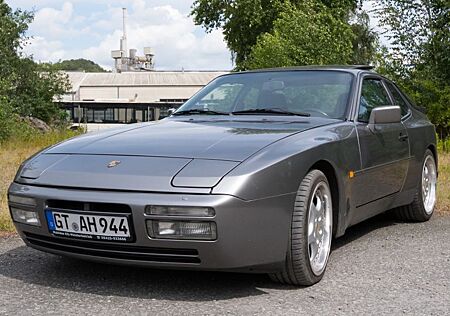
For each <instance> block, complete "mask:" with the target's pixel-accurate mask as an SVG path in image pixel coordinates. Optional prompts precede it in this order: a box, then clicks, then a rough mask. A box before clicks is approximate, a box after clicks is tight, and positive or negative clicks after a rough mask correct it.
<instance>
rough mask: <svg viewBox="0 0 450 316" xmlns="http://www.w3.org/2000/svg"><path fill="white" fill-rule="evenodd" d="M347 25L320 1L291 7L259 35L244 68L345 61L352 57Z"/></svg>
mask: <svg viewBox="0 0 450 316" xmlns="http://www.w3.org/2000/svg"><path fill="white" fill-rule="evenodd" d="M352 38H353V33H352V29H351V27H350V25H348V24H347V23H345V22H344V21H343V20H342V19H339V18H337V17H336V16H335V15H334V14H333V12H332V9H329V8H328V7H326V6H325V5H322V4H311V3H305V4H303V5H302V6H301V9H300V10H299V9H298V7H297V8H294V7H292V8H291V9H290V10H286V11H285V12H283V13H282V14H281V15H280V18H279V19H278V20H276V21H275V23H274V27H273V31H272V32H271V33H265V34H263V35H261V36H260V38H259V39H258V41H257V43H256V45H255V46H253V48H252V50H251V53H250V55H249V57H248V59H247V61H246V62H245V67H246V68H250V69H254V68H267V67H283V66H293V65H311V64H317V65H322V64H346V63H349V62H350V60H351V55H352Z"/></svg>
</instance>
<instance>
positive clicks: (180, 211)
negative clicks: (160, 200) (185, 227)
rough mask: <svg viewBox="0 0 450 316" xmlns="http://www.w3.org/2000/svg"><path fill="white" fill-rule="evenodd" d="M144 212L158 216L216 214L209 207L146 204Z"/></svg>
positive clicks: (203, 215) (202, 215) (209, 215)
mask: <svg viewBox="0 0 450 316" xmlns="http://www.w3.org/2000/svg"><path fill="white" fill-rule="evenodd" d="M145 214H147V215H159V216H192V217H213V216H214V215H216V212H215V211H214V209H213V208H211V207H196V206H157V205H148V206H146V207H145Z"/></svg>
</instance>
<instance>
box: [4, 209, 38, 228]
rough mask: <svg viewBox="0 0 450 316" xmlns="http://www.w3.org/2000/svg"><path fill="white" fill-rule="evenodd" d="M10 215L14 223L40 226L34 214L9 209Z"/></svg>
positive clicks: (36, 215)
mask: <svg viewBox="0 0 450 316" xmlns="http://www.w3.org/2000/svg"><path fill="white" fill-rule="evenodd" d="M11 214H12V218H13V219H14V221H16V222H19V223H23V224H28V225H34V226H41V222H40V221H39V217H38V214H37V213H36V212H33V211H26V210H21V209H18V208H15V207H11Z"/></svg>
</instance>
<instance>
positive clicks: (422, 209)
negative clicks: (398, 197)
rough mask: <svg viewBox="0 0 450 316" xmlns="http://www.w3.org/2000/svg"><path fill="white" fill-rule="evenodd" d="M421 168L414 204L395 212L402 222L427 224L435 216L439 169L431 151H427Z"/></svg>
mask: <svg viewBox="0 0 450 316" xmlns="http://www.w3.org/2000/svg"><path fill="white" fill-rule="evenodd" d="M427 165H428V166H427ZM421 166H422V170H421V180H420V183H419V185H418V186H417V190H416V192H415V193H414V200H413V202H412V203H411V204H409V205H405V206H401V207H398V208H397V209H395V211H394V214H395V216H396V217H397V218H398V219H400V220H402V221H410V222H426V221H428V220H429V219H430V218H431V216H432V215H433V212H434V206H435V204H436V193H437V192H436V191H437V169H436V161H435V159H434V155H433V153H432V152H431V151H430V150H429V149H427V150H426V151H425V155H424V158H423V160H422V164H421ZM425 167H427V170H429V171H428V174H429V175H430V177H429V178H428V181H427V180H426V178H427V174H426V172H425ZM432 182H434V183H432ZM427 183H430V184H431V187H430V186H428V185H427ZM424 185H425V187H428V192H429V193H428V194H429V198H430V199H431V200H430V199H428V200H427V195H426V194H425V192H424Z"/></svg>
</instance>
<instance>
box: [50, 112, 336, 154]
mask: <svg viewBox="0 0 450 316" xmlns="http://www.w3.org/2000/svg"><path fill="white" fill-rule="evenodd" d="M333 122H336V120H332V119H323V118H303V117H295V118H292V117H289V118H288V117H279V116H277V117H265V118H263V119H261V116H258V117H250V118H242V117H240V118H237V119H236V118H233V119H201V118H187V117H184V118H183V119H180V118H176V119H174V118H169V119H165V120H161V121H159V122H152V123H144V124H136V125H130V126H128V127H126V128H121V129H117V130H114V131H107V132H103V133H98V134H88V135H85V136H81V137H78V138H75V139H72V140H69V141H67V142H64V143H62V144H60V145H58V146H55V147H53V148H51V149H50V150H48V151H47V153H49V154H83V155H114V156H148V157H172V158H174V157H178V158H189V159H193V158H200V159H218V160H231V161H243V160H245V159H247V158H248V157H249V156H251V155H252V154H254V153H255V152H257V151H259V150H261V149H262V148H264V147H266V146H268V145H270V144H272V143H273V142H276V141H278V140H280V139H282V138H285V137H288V136H290V135H292V134H295V133H298V132H301V131H304V130H307V129H311V128H314V127H318V126H323V125H326V124H330V123H333Z"/></svg>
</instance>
